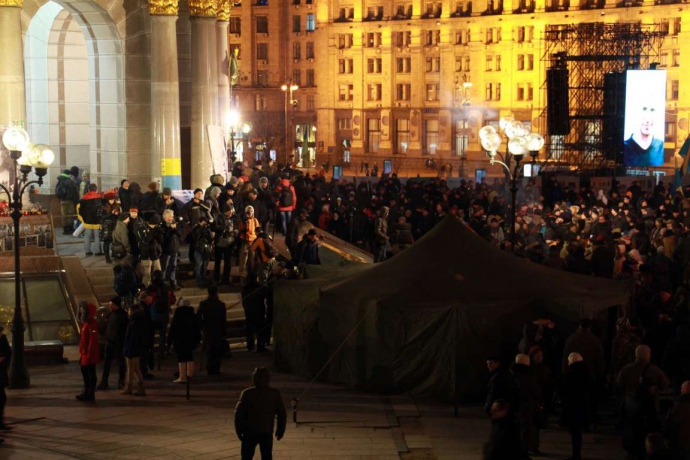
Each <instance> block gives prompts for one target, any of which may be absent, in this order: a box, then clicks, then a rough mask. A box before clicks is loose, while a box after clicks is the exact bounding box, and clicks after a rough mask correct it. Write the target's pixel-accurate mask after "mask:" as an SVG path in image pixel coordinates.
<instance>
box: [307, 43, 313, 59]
mask: <svg viewBox="0 0 690 460" xmlns="http://www.w3.org/2000/svg"><path fill="white" fill-rule="evenodd" d="M307 59H314V42H307Z"/></svg>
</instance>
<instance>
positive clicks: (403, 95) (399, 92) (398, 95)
mask: <svg viewBox="0 0 690 460" xmlns="http://www.w3.org/2000/svg"><path fill="white" fill-rule="evenodd" d="M410 88H411V85H410V84H409V83H398V84H397V85H395V99H396V100H398V101H409V100H410Z"/></svg>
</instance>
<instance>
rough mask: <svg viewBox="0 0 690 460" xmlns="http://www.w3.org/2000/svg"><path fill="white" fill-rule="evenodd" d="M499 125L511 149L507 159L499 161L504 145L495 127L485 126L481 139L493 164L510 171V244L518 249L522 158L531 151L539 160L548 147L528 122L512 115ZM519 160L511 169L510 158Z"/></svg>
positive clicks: (513, 249) (481, 132) (512, 247)
mask: <svg viewBox="0 0 690 460" xmlns="http://www.w3.org/2000/svg"><path fill="white" fill-rule="evenodd" d="M499 128H500V130H501V131H502V132H503V134H504V135H505V137H506V138H507V141H508V142H507V145H506V148H507V151H506V154H505V160H506V161H505V162H503V161H501V160H497V159H496V156H497V155H498V153H497V152H498V149H499V148H500V147H501V143H502V142H503V139H502V138H501V135H500V134H499V133H498V131H497V130H496V128H494V127H493V126H489V125H487V126H484V127H482V129H480V130H479V138H480V139H481V142H482V148H483V149H484V150H486V153H487V155H488V156H489V163H490V164H492V165H493V164H499V165H501V166H503V168H504V169H505V170H506V172H507V173H508V177H509V179H510V195H511V212H510V216H511V222H510V246H511V250H512V251H513V252H515V240H516V233H515V221H516V220H517V219H516V216H517V208H516V206H517V203H516V201H517V191H518V181H519V179H520V171H521V170H520V162H521V161H522V158H523V157H524V156H525V155H526V154H527V153H529V154H530V155H531V156H532V160H533V161H536V158H537V156H538V155H539V150H541V148H542V147H543V146H544V138H543V137H542V135H541V134H539V133H530V132H529V131H528V130H527V129H526V128H525V127H524V125H523V124H522V123H521V122H519V121H517V120H514V119H513V118H512V117H504V118H501V120H500V122H499ZM511 159H513V160H514V161H515V166H514V167H513V168H512V169H511V167H510V161H511Z"/></svg>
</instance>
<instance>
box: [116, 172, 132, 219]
mask: <svg viewBox="0 0 690 460" xmlns="http://www.w3.org/2000/svg"><path fill="white" fill-rule="evenodd" d="M117 194H118V196H119V197H120V206H122V209H124V211H125V212H127V211H128V210H129V208H131V207H132V205H134V201H133V200H132V191H131V190H130V189H129V181H128V180H127V179H122V181H121V182H120V189H119V190H118V191H117Z"/></svg>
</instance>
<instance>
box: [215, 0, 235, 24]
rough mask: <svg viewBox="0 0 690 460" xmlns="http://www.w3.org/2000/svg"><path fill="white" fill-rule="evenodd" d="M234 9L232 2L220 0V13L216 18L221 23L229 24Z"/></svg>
mask: <svg viewBox="0 0 690 460" xmlns="http://www.w3.org/2000/svg"><path fill="white" fill-rule="evenodd" d="M231 8H232V2H231V0H218V11H217V12H216V18H217V19H218V20H219V21H224V22H228V21H229V20H230V9H231Z"/></svg>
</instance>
